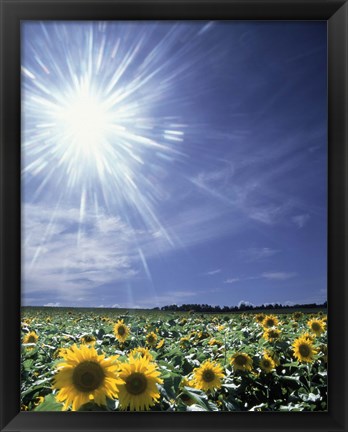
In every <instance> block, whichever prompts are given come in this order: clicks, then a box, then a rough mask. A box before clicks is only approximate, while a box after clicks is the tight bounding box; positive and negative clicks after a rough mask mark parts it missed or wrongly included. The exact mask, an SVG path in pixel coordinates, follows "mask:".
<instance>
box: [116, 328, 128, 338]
mask: <svg viewBox="0 0 348 432" xmlns="http://www.w3.org/2000/svg"><path fill="white" fill-rule="evenodd" d="M117 333H118V334H119V335H120V336H123V335H124V334H125V333H126V329H125V328H124V326H120V327H119V328H118V329H117Z"/></svg>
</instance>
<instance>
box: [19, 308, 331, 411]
mask: <svg viewBox="0 0 348 432" xmlns="http://www.w3.org/2000/svg"><path fill="white" fill-rule="evenodd" d="M21 333H22V347H21V350H22V362H21V404H22V405H21V410H23V411H66V410H71V411H147V410H150V411H326V410H327V319H326V315H325V313H324V312H315V313H303V312H293V313H279V314H277V315H275V314H274V312H269V313H267V312H266V313H257V314H256V313H243V314H242V313H240V314H239V313H236V314H225V315H224V314H216V315H213V314H204V315H202V314H197V313H184V312H168V311H167V312H162V311H134V310H133V311H131V310H130V311H125V310H117V309H88V310H87V309H86V310H82V309H63V308H23V310H22V322H21Z"/></svg>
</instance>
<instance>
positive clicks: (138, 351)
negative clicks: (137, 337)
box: [129, 347, 153, 360]
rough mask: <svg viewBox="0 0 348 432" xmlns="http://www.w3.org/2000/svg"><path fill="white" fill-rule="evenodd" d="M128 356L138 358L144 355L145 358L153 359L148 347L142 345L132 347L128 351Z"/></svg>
mask: <svg viewBox="0 0 348 432" xmlns="http://www.w3.org/2000/svg"><path fill="white" fill-rule="evenodd" d="M129 355H130V356H132V357H135V358H138V357H145V358H146V359H147V360H153V357H152V355H151V353H150V351H149V349H148V348H143V347H137V348H134V349H133V350H132V351H131V352H130V353H129Z"/></svg>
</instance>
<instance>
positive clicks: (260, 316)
mask: <svg viewBox="0 0 348 432" xmlns="http://www.w3.org/2000/svg"><path fill="white" fill-rule="evenodd" d="M264 319H265V314H263V313H258V314H256V315H255V321H256V322H257V323H259V324H262V322H263V320H264Z"/></svg>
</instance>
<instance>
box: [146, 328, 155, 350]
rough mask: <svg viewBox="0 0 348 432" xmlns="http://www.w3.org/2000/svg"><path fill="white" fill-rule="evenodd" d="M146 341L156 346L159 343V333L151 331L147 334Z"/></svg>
mask: <svg viewBox="0 0 348 432" xmlns="http://www.w3.org/2000/svg"><path fill="white" fill-rule="evenodd" d="M146 343H147V344H148V345H150V346H152V347H154V346H155V345H156V343H157V335H156V333H154V332H150V333H148V334H147V335H146Z"/></svg>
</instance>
